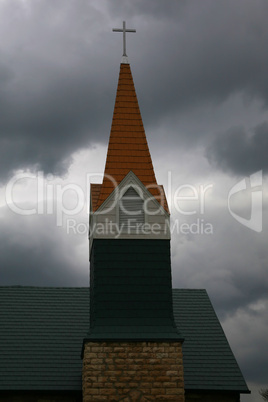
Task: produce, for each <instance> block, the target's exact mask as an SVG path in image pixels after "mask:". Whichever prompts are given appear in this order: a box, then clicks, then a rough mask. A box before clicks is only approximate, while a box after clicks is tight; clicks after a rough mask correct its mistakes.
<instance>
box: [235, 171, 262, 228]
mask: <svg viewBox="0 0 268 402" xmlns="http://www.w3.org/2000/svg"><path fill="white" fill-rule="evenodd" d="M249 185H250V190H251V206H250V207H251V208H250V209H251V212H250V218H249V219H246V218H243V217H242V216H240V215H238V214H237V213H235V212H234V211H233V210H232V208H231V205H230V202H231V198H232V197H233V196H234V195H236V194H238V193H240V192H241V191H244V190H247V189H248V186H247V180H246V178H244V179H242V180H241V181H239V182H238V183H236V184H235V185H234V186H233V187H232V188H231V190H230V191H229V194H228V209H229V212H230V214H231V215H232V217H233V218H234V219H235V220H236V221H237V222H239V223H240V224H241V225H243V226H246V227H247V228H249V229H251V230H254V231H255V232H258V233H260V232H261V231H262V197H263V194H262V170H259V171H258V172H256V173H253V174H252V175H250V176H249Z"/></svg>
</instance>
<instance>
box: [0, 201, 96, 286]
mask: <svg viewBox="0 0 268 402" xmlns="http://www.w3.org/2000/svg"><path fill="white" fill-rule="evenodd" d="M0 212H1V216H0V221H1V231H0V284H1V286H5V285H29V286H87V285H88V262H87V258H85V259H84V260H82V261H79V258H77V255H76V253H75V247H76V246H77V245H78V244H80V242H81V241H82V242H83V238H81V236H71V235H69V236H68V235H66V236H62V230H63V229H62V228H59V227H56V225H55V222H54V220H53V218H49V217H48V216H37V215H36V216H18V215H16V214H14V213H13V212H11V211H9V210H8V209H7V208H5V209H4V208H1V210H0ZM84 240H85V241H86V239H84ZM71 250H72V251H71Z"/></svg>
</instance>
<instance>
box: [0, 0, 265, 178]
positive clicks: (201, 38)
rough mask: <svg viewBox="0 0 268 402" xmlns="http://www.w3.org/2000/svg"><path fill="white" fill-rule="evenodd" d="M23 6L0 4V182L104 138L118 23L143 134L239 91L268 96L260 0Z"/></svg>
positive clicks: (57, 166) (61, 160) (60, 166)
mask: <svg viewBox="0 0 268 402" xmlns="http://www.w3.org/2000/svg"><path fill="white" fill-rule="evenodd" d="M22 4H23V3H20V2H17V1H15V0H14V1H10V2H8V3H7V4H4V3H3V4H2V5H1V7H2V8H1V15H2V18H1V20H2V21H1V25H2V28H1V36H2V38H4V39H3V40H2V43H1V48H0V54H1V64H0V83H1V91H0V107H1V115H0V136H1V148H0V149H1V150H0V160H1V166H0V169H1V177H2V179H4V178H6V177H7V175H8V174H10V173H12V171H13V170H14V169H18V168H26V167H32V168H37V167H38V168H40V169H43V170H44V171H45V172H52V173H58V174H61V173H62V172H63V171H64V169H65V168H66V166H68V161H69V157H70V155H71V154H72V152H74V151H76V150H78V149H81V148H83V147H86V146H88V145H89V144H92V143H96V142H100V141H104V140H105V141H107V138H108V134H109V128H110V123H111V117H112V116H111V115H112V107H113V102H114V96H115V89H116V80H117V71H118V63H119V60H120V54H121V46H122V38H121V36H120V35H119V34H117V37H116V35H113V34H112V32H111V28H112V27H113V26H116V25H117V24H119V22H120V24H121V23H122V22H121V21H122V19H127V24H128V26H130V25H131V27H132V25H133V24H134V25H135V26H134V25H133V28H137V34H136V35H132V37H131V35H129V38H128V41H129V42H128V43H129V45H130V47H129V49H130V50H129V52H128V53H129V55H130V56H131V57H130V61H131V64H132V66H133V73H134V79H135V83H136V87H137V90H138V91H137V92H138V96H139V100H140V104H141V106H142V114H143V116H144V119H145V123H146V128H147V129H148V130H149V129H150V128H152V127H155V126H156V125H158V124H159V122H160V121H161V119H163V118H166V120H167V121H168V120H169V118H171V121H170V124H172V118H175V117H177V116H178V115H180V114H182V113H183V112H184V111H185V109H186V108H188V109H189V108H192V107H193V106H194V105H197V104H207V103H215V102H216V103H221V102H222V101H223V100H225V99H228V97H229V96H230V95H232V94H235V93H239V92H241V93H243V94H246V95H247V96H248V97H252V98H254V97H257V98H259V99H261V100H262V101H263V102H267V99H268V83H267V79H266V76H267V70H268V53H267V52H266V44H267V42H268V25H267V23H266V15H267V13H268V3H267V2H266V1H264V0H258V1H257V2H254V4H253V3H252V2H251V1H244V0H243V1H242V0H239V1H236V2H233V1H230V0H229V1H226V0H220V1H218V2H215V1H212V0H203V1H202V2H197V1H187V2H179V3H178V2H175V1H174V2H170V3H168V4H164V3H163V2H160V1H148V2H141V1H126V2H124V3H122V2H113V3H109V6H108V7H109V9H108V10H107V9H105V6H104V5H103V4H102V3H100V6H99V8H96V6H94V5H93V3H91V2H84V1H82V0H80V1H70V2H68V3H66V2H64V1H59V2H54V1H53V2H52V1H47V0H46V1H44V0H43V1H38V2H29V3H28V4H27V2H26V3H25V4H24V6H23V5H22ZM6 21H9V22H10V21H11V22H12V24H11V23H8V22H6ZM134 37H135V39H134ZM134 56H135V57H134ZM109 60H110V62H108V61H109ZM116 63H117V64H116ZM167 130H168V127H167ZM174 135H176V134H174ZM198 135H199V133H198V132H196V133H194V134H192V137H193V139H192V141H193V142H194V141H195V138H196V136H198Z"/></svg>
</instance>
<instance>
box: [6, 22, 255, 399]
mask: <svg viewBox="0 0 268 402" xmlns="http://www.w3.org/2000/svg"><path fill="white" fill-rule="evenodd" d="M116 31H119V32H123V37H124V41H123V43H124V51H123V57H122V60H121V64H120V71H119V79H118V87H117V93H116V98H115V106H114V113H113V119H112V126H111V132H110V139H109V144H108V151H107V159H106V165H105V171H104V176H103V181H102V183H100V184H91V203H90V222H89V223H90V225H89V226H90V232H89V255H90V288H88V287H85V288H55V287H25V286H23V287H21V286H18V287H17V286H10V287H7V286H5V287H0V402H4V401H11V402H22V401H25V402H26V401H27V402H60V401H66V402H78V401H79V402H81V401H83V402H89V401H114V402H116V401H124V402H131V401H141V402H145V401H163V402H164V401H174V402H175V401H176V402H191V401H199V402H216V401H217V402H238V401H239V400H240V394H241V393H249V390H248V387H247V385H246V383H245V380H244V378H243V375H242V373H241V371H240V369H239V366H238V364H237V362H236V359H235V357H234V355H233V353H232V351H231V349H230V346H229V344H228V341H227V339H226V337H225V334H224V332H223V330H222V327H221V325H220V322H219V320H218V318H217V316H216V314H215V311H214V309H213V306H212V304H211V302H210V300H209V297H208V295H207V292H206V291H205V290H203V289H196V290H195V289H191V290H188V289H172V278H171V257H170V238H171V235H170V212H169V207H168V203H167V199H166V196H165V191H164V188H163V186H161V185H160V184H158V183H157V180H156V176H155V172H154V167H153V163H152V159H151V155H150V152H149V147H148V143H147V139H146V135H145V130H144V126H143V122H142V117H141V113H140V109H139V104H138V100H137V96H136V91H135V87H134V82H133V78H132V73H131V69H130V64H129V61H128V58H127V55H126V50H125V35H126V32H135V31H134V30H127V29H126V26H125V23H123V29H116Z"/></svg>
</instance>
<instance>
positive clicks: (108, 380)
mask: <svg viewBox="0 0 268 402" xmlns="http://www.w3.org/2000/svg"><path fill="white" fill-rule="evenodd" d="M89 401H114V402H115V401H116V402H118V401H124V402H131V401H140V402H145V401H176V402H184V382H183V362H182V347H181V343H180V342H87V343H86V344H85V349H84V359H83V402H89Z"/></svg>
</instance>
